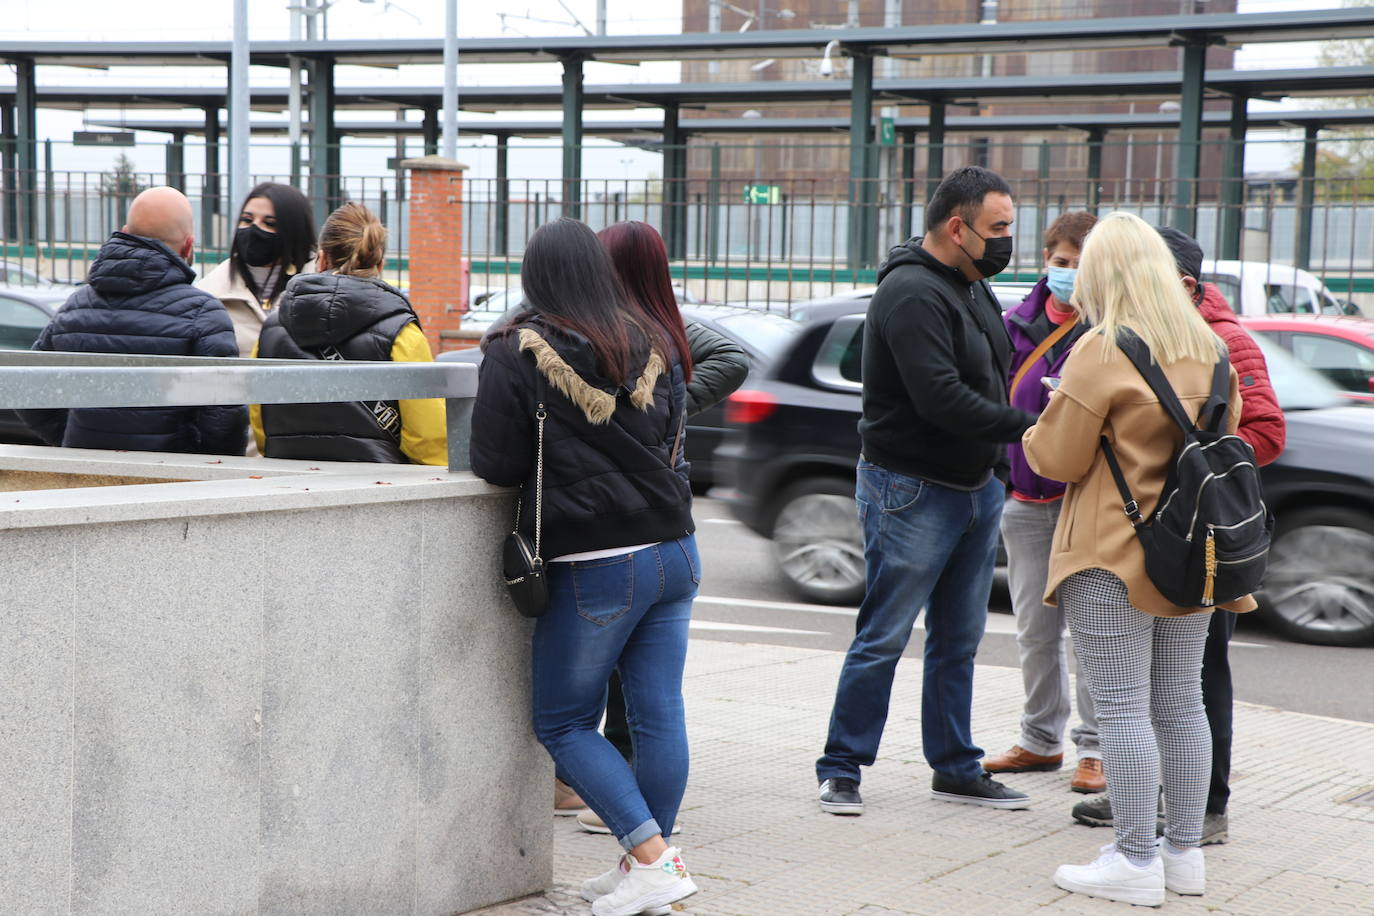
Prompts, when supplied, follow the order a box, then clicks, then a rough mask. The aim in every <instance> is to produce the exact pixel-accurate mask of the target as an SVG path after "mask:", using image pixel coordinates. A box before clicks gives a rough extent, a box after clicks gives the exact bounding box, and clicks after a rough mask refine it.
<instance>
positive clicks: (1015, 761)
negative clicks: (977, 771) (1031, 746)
mask: <svg viewBox="0 0 1374 916" xmlns="http://www.w3.org/2000/svg"><path fill="white" fill-rule="evenodd" d="M1063 765H1064V755H1063V754H1054V755H1052V756H1049V757H1043V756H1041V755H1040V754H1032V753H1031V752H1030V751H1028V750H1026V749H1025V748H1024V747H1022V746H1021V745H1019V744H1013V745H1012V746H1011V750H1009V751H1007V752H1006V753H1005V754H1002V755H1001V756H999V757H984V758H983V769H985V770H987V771H988V772H989V773H1041V772H1048V771H1050V770H1057V769H1059V768H1060V767H1062V766H1063Z"/></svg>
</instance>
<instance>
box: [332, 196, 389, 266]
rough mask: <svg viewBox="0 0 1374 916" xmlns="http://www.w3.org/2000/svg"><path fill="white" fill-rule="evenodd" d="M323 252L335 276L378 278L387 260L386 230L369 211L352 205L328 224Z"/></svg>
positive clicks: (342, 208)
mask: <svg viewBox="0 0 1374 916" xmlns="http://www.w3.org/2000/svg"><path fill="white" fill-rule="evenodd" d="M320 251H322V252H324V256H325V261H326V262H327V263H328V265H329V269H330V270H332V271H334V272H335V273H340V274H356V275H358V276H362V277H375V276H376V275H377V274H379V273H381V270H382V263H383V262H384V261H385V260H386V227H385V226H383V225H382V223H381V221H380V220H378V219H377V217H376V215H375V214H373V212H372V211H371V210H369V209H367V207H364V206H363V205H362V204H355V203H353V202H352V201H349V202H348V203H346V204H344V205H343V206H342V207H340V208H339V209H337V210H335V211H334V212H333V213H331V214H329V219H327V220H325V221H324V229H322V230H321V231H320Z"/></svg>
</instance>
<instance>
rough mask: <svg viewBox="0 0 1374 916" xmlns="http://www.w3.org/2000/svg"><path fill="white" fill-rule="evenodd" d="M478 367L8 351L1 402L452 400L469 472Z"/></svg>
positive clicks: (13, 406) (9, 406)
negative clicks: (473, 406)
mask: <svg viewBox="0 0 1374 916" xmlns="http://www.w3.org/2000/svg"><path fill="white" fill-rule="evenodd" d="M476 395H477V367H476V366H474V365H471V364H467V363H455V362H436V363H399V362H364V361H360V360H340V361H326V360H320V361H314V360H311V361H304V360H290V359H227V358H215V357H204V356H134V355H130V354H99V353H59V352H33V351H27V350H10V351H0V409H6V410H24V409H44V408H65V409H71V408H90V407H208V406H219V405H234V404H324V403H332V402H337V401H360V400H368V399H383V400H411V399H416V398H443V399H444V406H445V414H446V417H447V425H448V469H449V471H450V472H457V471H466V470H469V468H470V465H469V463H468V443H469V441H470V439H471V434H472V405H473V399H474V398H475V397H476Z"/></svg>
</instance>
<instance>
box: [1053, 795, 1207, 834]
mask: <svg viewBox="0 0 1374 916" xmlns="http://www.w3.org/2000/svg"><path fill="white" fill-rule="evenodd" d="M1072 813H1073V819H1074V820H1076V821H1078V823H1080V824H1087V825H1088V826H1089V827H1114V826H1116V821H1115V820H1114V819H1113V818H1112V800H1111V798H1109V797H1108V796H1107V795H1105V794H1103V795H1099V796H1098V797H1097V798H1090V799H1088V800H1087V801H1081V802H1079V803H1078V804H1076V805H1074V806H1073V812H1072ZM1208 816H1209V817H1210V816H1211V815H1208ZM1205 832H1206V831H1205V830H1204V833H1205ZM1155 836H1157V837H1158V836H1164V795H1163V793H1161V794H1160V796H1159V805H1158V807H1157V808H1156V809H1155ZM1213 842H1217V841H1216V840H1213ZM1221 842H1225V840H1221Z"/></svg>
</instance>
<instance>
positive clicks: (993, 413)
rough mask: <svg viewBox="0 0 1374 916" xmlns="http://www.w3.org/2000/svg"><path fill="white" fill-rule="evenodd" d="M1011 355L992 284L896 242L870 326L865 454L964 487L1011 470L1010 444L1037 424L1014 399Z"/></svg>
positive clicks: (914, 245)
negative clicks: (1010, 394) (1009, 389)
mask: <svg viewBox="0 0 1374 916" xmlns="http://www.w3.org/2000/svg"><path fill="white" fill-rule="evenodd" d="M1010 359H1011V339H1010V337H1008V336H1007V330H1006V327H1005V326H1004V325H1003V324H1002V313H1001V310H1000V309H999V308H998V306H997V300H996V299H995V298H994V297H993V295H992V291H991V290H990V289H988V286H987V284H986V283H984V282H982V281H979V282H977V283H970V282H969V281H968V279H966V278H965V277H964V275H963V273H962V272H961V271H959V270H958V269H956V268H953V267H949V266H947V265H945V264H943V263H941V262H940V261H938V260H936V258H935V257H934V255H932V254H930V253H929V252H927V251H926V250H925V249H924V248H922V247H921V246H920V239H912V240H911V241H909V242H907V243H906V244H905V245H900V246H898V247H897V248H894V249H892V252H891V253H890V254H889V255H888V259H887V261H886V262H885V263H884V264H883V266H882V268H881V269H880V270H879V271H878V291H877V292H876V293H874V294H873V300H872V302H871V303H870V304H869V306H868V318H867V320H866V321H865V323H864V345H863V384H864V395H863V405H864V410H863V418H862V419H861V420H860V421H859V435H860V436H861V437H862V439H863V451H864V457H865V458H867V459H868V460H869V461H872V462H873V463H874V464H877V465H879V466H881V467H884V468H887V469H888V470H890V471H895V472H897V473H899V474H906V475H908V476H911V477H920V478H922V479H924V480H929V481H932V482H934V483H939V484H944V485H946V486H952V487H956V488H959V489H974V488H977V487H980V486H982V485H983V484H985V483H987V482H988V480H990V479H991V478H992V475H993V473H994V471H996V470H997V469H998V468H1000V467H1005V454H1004V453H1005V449H1004V448H1003V443H1006V442H1014V441H1016V440H1018V439H1020V438H1021V434H1022V433H1024V432H1025V431H1026V430H1027V429H1029V428H1030V426H1031V425H1032V424H1033V423H1034V422H1035V416H1034V415H1033V414H1030V413H1027V412H1026V411H1024V410H1021V409H1019V408H1016V407H1011V406H1008V404H1007V382H1006V379H1007V365H1008V363H1009V361H1010Z"/></svg>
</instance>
